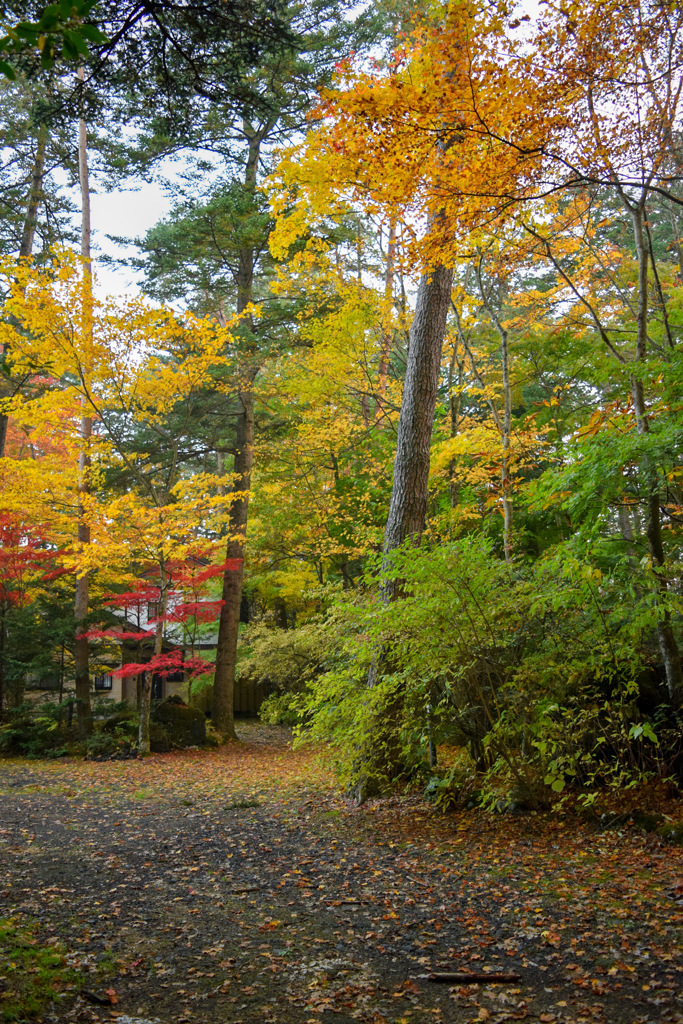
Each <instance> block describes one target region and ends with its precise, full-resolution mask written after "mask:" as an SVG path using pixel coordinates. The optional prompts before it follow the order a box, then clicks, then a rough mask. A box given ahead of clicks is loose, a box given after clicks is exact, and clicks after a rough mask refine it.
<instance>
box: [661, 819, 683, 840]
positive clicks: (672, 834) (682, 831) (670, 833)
mask: <svg viewBox="0 0 683 1024" xmlns="http://www.w3.org/2000/svg"><path fill="white" fill-rule="evenodd" d="M657 835H658V836H659V837H660V839H665V840H666V841H667V843H673V844H674V845H675V846H683V823H681V822H678V823H676V822H673V821H670V822H667V823H666V825H662V826H661V828H658V829H657Z"/></svg>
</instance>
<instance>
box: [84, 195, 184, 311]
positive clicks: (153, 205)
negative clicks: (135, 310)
mask: <svg viewBox="0 0 683 1024" xmlns="http://www.w3.org/2000/svg"><path fill="white" fill-rule="evenodd" d="M93 184H94V187H95V189H97V191H96V192H94V193H93V194H92V195H91V198H90V206H91V220H92V232H93V249H94V250H95V251H94V255H95V258H96V260H97V264H96V277H97V284H98V291H99V292H100V294H108V295H124V294H126V295H135V294H137V293H138V292H139V288H137V287H136V284H135V277H136V275H135V272H134V271H133V270H129V269H127V268H126V267H115V266H112V265H107V264H105V263H103V262H102V261H101V259H98V258H97V257H99V256H100V255H102V254H105V255H107V256H111V257H114V258H119V259H121V258H122V257H125V256H126V255H127V254H130V255H132V254H134V252H135V249H134V248H132V247H131V248H129V249H125V248H121V247H120V246H117V245H116V244H115V243H113V242H111V241H110V240H109V239H108V238H107V235H120V236H124V237H127V238H137V237H139V236H141V235H144V233H145V232H146V231H147V230H148V229H149V228H151V227H152V226H153V225H154V224H156V222H157V221H158V220H160V219H161V218H162V217H163V216H164V215H165V213H166V212H167V211H168V209H169V208H170V200H169V199H168V197H167V196H166V195H165V194H164V192H163V191H162V189H161V188H160V187H159V185H149V184H145V183H141V185H140V188H139V190H136V191H130V190H129V189H126V190H121V191H115V192H105V191H103V190H102V189H101V188H99V189H98V186H97V182H94V183H93Z"/></svg>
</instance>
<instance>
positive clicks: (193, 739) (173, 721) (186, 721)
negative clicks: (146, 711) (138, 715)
mask: <svg viewBox="0 0 683 1024" xmlns="http://www.w3.org/2000/svg"><path fill="white" fill-rule="evenodd" d="M152 722H155V723H156V724H157V725H160V726H161V727H162V729H164V730H165V732H166V733H167V735H168V739H169V741H170V744H171V746H172V747H200V746H202V745H203V744H204V743H206V719H205V717H204V712H203V711H200V710H199V708H189V707H188V706H187V704H184V703H183V702H182V701H181V700H180V698H179V697H172V698H169V699H168V700H164V701H162V702H161V704H158V705H157V706H156V708H155V709H154V711H153V712H152ZM152 749H154V748H152Z"/></svg>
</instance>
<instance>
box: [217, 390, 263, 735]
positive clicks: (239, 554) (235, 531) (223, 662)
mask: <svg viewBox="0 0 683 1024" xmlns="http://www.w3.org/2000/svg"><path fill="white" fill-rule="evenodd" d="M239 400H240V403H241V406H242V408H241V411H240V413H239V414H238V417H237V443H236V448H235V484H234V486H235V488H236V490H237V492H238V493H239V497H237V498H235V500H234V501H233V503H232V506H231V509H230V526H229V529H230V534H229V538H228V545H227V550H226V553H225V555H226V568H225V572H224V574H223V591H222V594H221V598H222V600H223V605H222V607H221V614H220V620H219V625H218V642H217V647H216V672H215V675H214V681H213V708H212V712H211V714H212V721H213V725H214V727H215V729H216V730H217V731H218V732H219V733H220V734H221V735H222V736H224V737H225V738H226V739H236V734H235V717H234V695H235V667H236V665H237V639H238V634H239V622H240V606H241V604H242V584H243V581H244V548H245V544H246V533H247V519H248V513H249V487H250V485H251V470H252V465H253V461H254V393H253V390H252V389H251V388H250V389H245V390H243V391H241V392H240V396H239Z"/></svg>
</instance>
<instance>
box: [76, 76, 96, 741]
mask: <svg viewBox="0 0 683 1024" xmlns="http://www.w3.org/2000/svg"><path fill="white" fill-rule="evenodd" d="M83 77H84V76H83V68H82V67H81V68H79V69H78V78H79V82H80V84H81V88H82V83H83ZM78 173H79V179H80V185H81V256H82V257H83V277H84V280H83V332H84V373H85V375H86V376H88V375H89V373H90V370H91V367H90V365H89V364H90V350H91V345H92V337H91V332H92V323H91V316H92V271H91V258H90V187H89V183H88V131H87V126H86V123H85V120H84V118H83V117H81V118H80V119H79V122H78ZM81 403H82V408H83V411H82V414H81V454H80V456H79V459H78V545H79V548H80V549H82V548H83V547H84V546H85V545H88V544H90V539H91V538H90V526H89V524H88V521H87V514H88V512H87V499H88V495H89V494H90V438H91V436H92V417H91V416H88V415H87V414H86V412H85V408H86V399H85V397H84V398H83V399H82V400H81ZM89 590H90V578H89V573H87V572H86V573H83V574H82V575H80V576H79V577H78V579H77V580H76V599H75V602H74V619H75V626H76V628H75V639H74V674H75V684H76V700H77V701H78V733H79V736H81V737H85V736H88V735H89V734H90V733H91V732H92V711H91V707H90V670H89V659H90V645H89V643H88V638H87V636H86V635H85V634H86V627H85V626H84V625H83V623H84V620H85V619H86V617H87V615H88V604H89Z"/></svg>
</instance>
